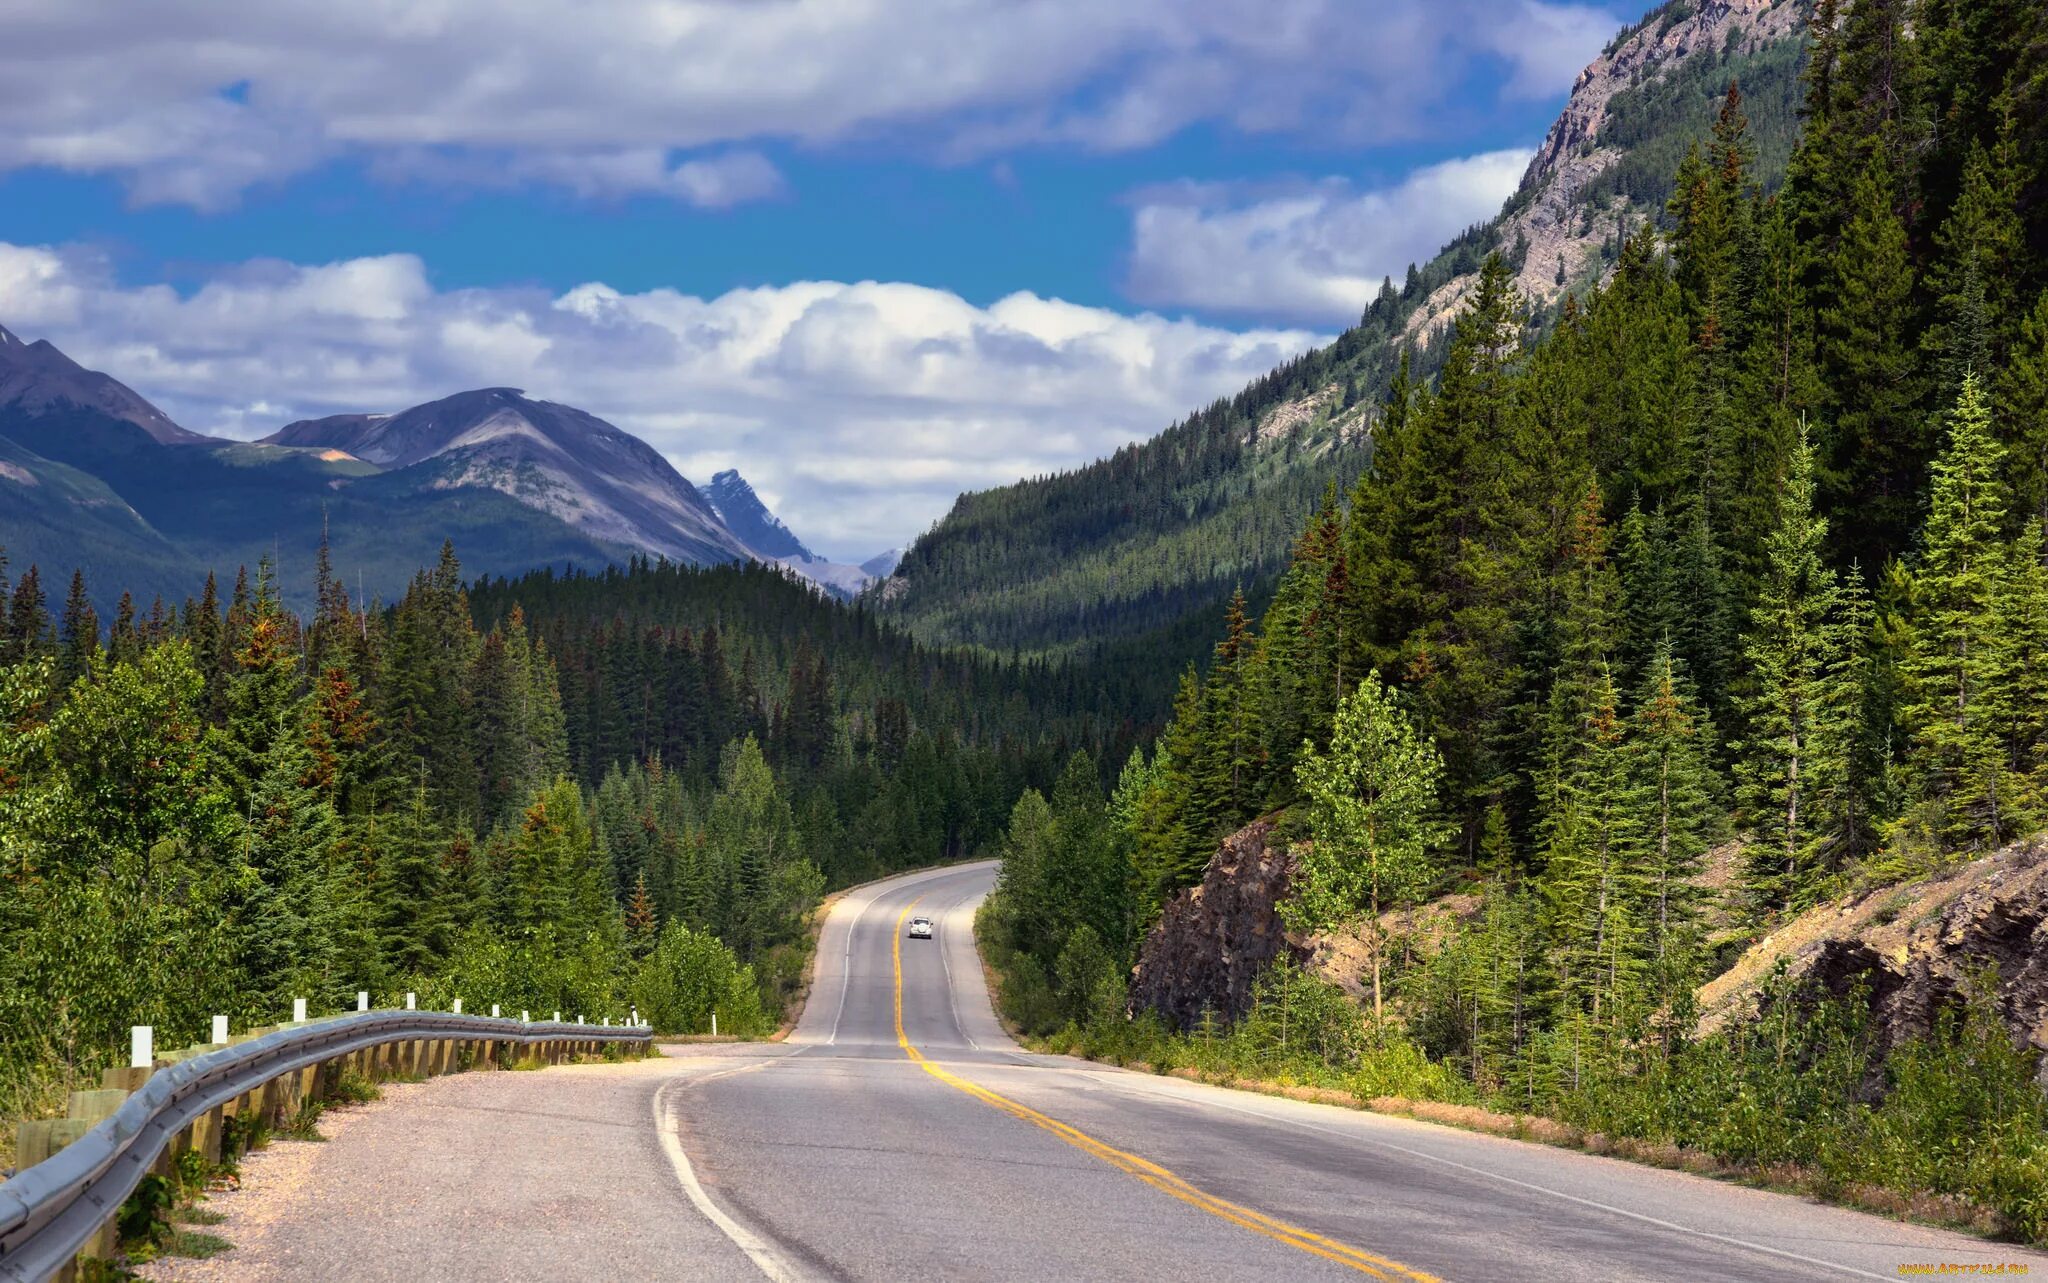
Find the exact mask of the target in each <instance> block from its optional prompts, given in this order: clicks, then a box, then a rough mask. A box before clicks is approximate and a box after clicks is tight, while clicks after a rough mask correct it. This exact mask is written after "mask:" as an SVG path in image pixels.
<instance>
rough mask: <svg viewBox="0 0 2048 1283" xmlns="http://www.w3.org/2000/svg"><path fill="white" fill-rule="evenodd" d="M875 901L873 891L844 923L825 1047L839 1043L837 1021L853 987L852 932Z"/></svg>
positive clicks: (842, 1016) (844, 1014)
mask: <svg viewBox="0 0 2048 1283" xmlns="http://www.w3.org/2000/svg"><path fill="white" fill-rule="evenodd" d="M874 903H875V893H874V892H869V893H868V898H867V899H865V900H862V901H861V902H860V908H858V909H856V910H854V914H853V920H852V921H850V922H848V923H847V924H846V951H845V952H844V953H842V954H840V955H839V1009H838V1010H837V1011H834V1012H833V1013H832V1036H831V1037H830V1038H827V1039H826V1040H825V1045H826V1046H827V1047H836V1046H838V1045H839V1022H840V1021H842V1020H844V1019H846V991H847V990H848V989H851V988H852V987H853V933H854V928H856V927H858V926H859V925H860V920H861V918H862V917H863V916H865V915H866V913H867V911H868V910H869V909H870V908H871V907H873V905H874Z"/></svg>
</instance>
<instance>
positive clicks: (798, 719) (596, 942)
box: [0, 547, 1138, 1114]
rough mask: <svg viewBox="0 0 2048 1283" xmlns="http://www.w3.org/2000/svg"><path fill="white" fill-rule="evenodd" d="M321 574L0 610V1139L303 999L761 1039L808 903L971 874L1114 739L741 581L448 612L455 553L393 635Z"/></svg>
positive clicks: (1109, 722)
mask: <svg viewBox="0 0 2048 1283" xmlns="http://www.w3.org/2000/svg"><path fill="white" fill-rule="evenodd" d="M326 565H327V563H326V561H325V558H324V557H323V558H322V559H321V561H320V563H319V568H320V573H319V575H318V609H317V610H316V611H315V612H313V613H312V614H311V615H310V616H307V617H304V618H301V617H300V616H298V615H296V614H294V613H292V612H290V611H289V610H287V609H286V608H285V607H284V606H283V605H282V604H281V602H280V598H279V592H278V587H277V583H276V578H275V575H274V574H273V572H272V570H271V567H270V566H269V565H268V563H265V564H263V565H261V566H259V567H258V568H257V570H256V572H255V573H254V575H253V576H247V575H245V576H244V577H243V578H241V579H240V580H238V581H237V582H236V584H235V585H234V586H233V588H232V590H231V591H230V592H228V593H226V594H223V593H221V592H220V591H219V588H218V586H217V585H216V583H215V582H214V581H213V580H212V579H208V580H207V581H206V582H205V584H204V585H203V588H200V591H199V592H198V593H197V594H196V595H195V596H194V597H191V598H187V599H186V600H185V601H184V602H183V603H182V605H181V606H179V607H175V608H174V607H170V606H167V605H166V604H165V603H163V602H162V601H158V602H156V603H155V604H154V605H153V606H152V607H151V608H149V609H148V610H138V609H137V608H136V606H135V605H134V603H133V600H132V598H130V597H129V596H127V595H125V594H124V595H123V596H122V597H121V599H120V606H119V608H118V610H117V612H116V614H115V617H114V618H113V619H111V620H104V621H103V620H101V619H100V618H98V617H97V615H96V613H95V611H94V609H93V607H92V605H91V596H90V594H89V592H88V591H87V585H86V584H85V582H84V579H83V577H82V576H78V575H73V576H72V577H71V579H70V581H69V587H68V589H67V590H65V591H63V592H61V593H60V592H59V591H58V590H57V587H56V585H46V581H45V579H44V577H43V574H42V572H41V570H40V569H39V568H37V567H34V566H21V567H16V568H15V573H14V575H13V577H12V579H11V582H9V583H7V584H6V586H5V591H4V592H0V601H4V602H5V603H6V608H5V610H4V612H0V615H4V627H0V727H4V732H0V856H4V865H0V868H4V874H0V940H5V941H6V942H7V943H6V947H5V948H4V949H0V1102H4V1105H0V1107H4V1108H5V1109H6V1110H7V1111H8V1112H10V1113H16V1114H19V1113H20V1112H21V1111H23V1110H27V1109H33V1108H35V1107H36V1101H37V1100H38V1099H41V1098H42V1097H43V1096H45V1095H47V1094H48V1093H50V1092H53V1091H60V1090H61V1089H62V1088H63V1087H64V1086H66V1085H67V1084H73V1083H75V1082H76V1081H77V1079H78V1077H79V1076H80V1075H88V1074H89V1072H90V1071H92V1070H94V1069H96V1067H97V1065H98V1064H100V1063H102V1061H103V1060H104V1058H105V1057H106V1056H108V1055H110V1054H111V1053H112V1052H114V1051H115V1050H116V1049H118V1048H119V1047H120V1046H122V1045H125V1043H124V1041H123V1040H124V1038H125V1031H126V1029H127V1027H128V1026H129V1025H130V1024H135V1023H144V1024H152V1025H155V1026H156V1027H157V1028H158V1030H159V1036H160V1037H161V1038H163V1039H165V1040H175V1039H181V1038H195V1037H198V1036H200V1034H201V1033H202V1031H204V1030H205V1029H206V1028H207V1024H208V1018H209V1017H210V1016H211V1015H212V1014H214V1013H227V1014H229V1015H231V1016H233V1017H234V1018H235V1020H236V1022H237V1024H238V1025H246V1024H262V1023H270V1022H274V1021H276V1020H278V1019H280V1018H281V1016H282V1013H285V1012H288V1011H289V1010H290V1007H291V999H292V998H294V997H304V998H307V999H309V1000H310V1003H311V1007H312V1010H313V1011H314V1012H315V1013H319V1012H323V1011H333V1010H337V1009H341V1008H344V1007H353V1005H354V996H355V994H356V992H357V991H358V990H369V991H370V992H371V993H372V994H373V995H375V998H376V1001H377V1002H379V1003H380V1004H382V1005H391V1004H393V1003H394V1002H395V1001H396V998H397V996H398V995H399V994H401V993H403V992H405V991H415V992H417V993H419V994H420V995H421V1001H422V1002H423V1004H425V1005H430V1006H436V1005H441V1004H444V1003H445V1002H446V1001H448V1000H449V999H451V998H453V997H455V996H457V995H465V996H466V997H467V998H468V1000H469V1002H470V1003H471V1004H472V1009H477V1008H478V1006H479V1004H482V1003H486V1002H495V1003H500V1004H502V1005H504V1006H505V1008H506V1009H507V1010H519V1009H530V1010H533V1011H536V1012H539V1011H553V1010H556V1009H560V1010H563V1011H570V1012H574V1011H589V1012H599V1011H604V1010H613V1009H619V1008H620V1006H621V1004H626V1003H637V1004H638V1005H639V1007H640V1009H641V1011H642V1012H643V1013H645V1014H647V1015H649V1016H650V1017H651V1018H652V1019H653V1020H654V1021H655V1022H656V1023H657V1024H658V1025H661V1026H663V1027H665V1028H671V1029H676V1030H693V1029H698V1028H700V1027H702V1026H703V1024H704V1023H705V1022H706V1021H707V1020H708V1018H709V1015H710V1012H711V1010H713V1009H714V1008H715V1009H716V1010H717V1011H718V1012H719V1013H720V1019H721V1027H722V1028H724V1029H727V1030H729V1031H736V1032H746V1031H748V1030H750V1029H759V1028H762V1027H764V1025H766V1024H768V1023H770V1022H772V1021H773V1019H774V1018H775V1017H776V1015H777V1013H778V1011H779V1008H780V1005H781V1003H782V1001H783V999H784V998H785V997H786V995H787V994H788V992H789V990H790V988H791V986H792V985H793V984H794V983H795V981H796V979H797V977H798V975H799V974H800V969H801V967H802V966H803V964H804V961H805V958H806V956H807V951H808V943H807V940H806V937H805V934H804V916H805V914H806V913H808V911H809V910H810V909H811V908H812V907H813V906H814V905H815V904H816V903H817V901H818V898H819V896H820V894H821V893H822V892H824V891H825V890H826V889H827V888H829V887H832V886H837V885H845V884H846V883H848V882H851V881H855V880H859V879H862V878H867V877H872V876H875V875H877V874H879V873H882V872H885V871H889V870H893V869H900V868H905V867H910V866H913V865H918V864H925V863H931V862H934V861H938V860H942V859H949V858H958V857H961V856H963V855H966V854H970V853H973V852H975V851H977V850H979V849H981V847H982V846H983V845H984V844H985V843H986V842H987V841H989V840H990V839H991V838H992V837H993V836H995V835H997V834H999V832H1000V829H1001V824H1002V820H1003V818H1004V817H1005V816H1006V815H1007V814H1008V811H1009V809H1010V806H1011V804H1012V802H1013V801H1014V800H1015V798H1016V796H1017V794H1018V793H1019V791H1020V790H1022V789H1023V788H1025V787H1027V786H1031V785H1044V784H1046V783H1048V782H1049V781H1050V778H1051V775H1052V772H1053V770H1054V768H1055V767H1056V765H1057V764H1058V763H1059V762H1060V761H1062V760H1063V759H1064V758H1065V756H1066V755H1068V754H1069V753H1071V752H1072V751H1073V750H1074V749H1075V748H1076V747H1087V748H1090V749H1093V750H1096V751H1101V750H1102V749H1104V748H1107V747H1111V746H1112V745H1114V744H1116V743H1118V742H1121V743H1123V744H1126V745H1127V744H1129V743H1131V742H1133V741H1134V739H1135V738H1136V736H1137V734H1138V731H1137V729H1136V728H1132V727H1120V726H1119V725H1117V723H1116V720H1115V714H1114V711H1113V709H1114V707H1115V700H1116V696H1115V695H1114V694H1113V693H1111V692H1109V691H1107V690H1105V688H1103V687H1102V686H1100V685H1099V684H1091V683H1089V682H1087V681H1086V680H1085V678H1084V677H1081V676H1075V675H1071V674H1067V673H1064V672H1061V671H1057V670H1053V669H1050V668H1048V667H1047V666H1045V665H1042V664H1032V665H1022V666H1020V665H1015V664H1006V663H997V662H993V661H984V660H980V659H968V658H958V657H953V656H947V655H938V654H933V653H931V652H928V651H926V650H924V649H922V648H921V647H918V646H916V645H914V644H912V643H911V642H909V641H908V640H907V639H906V638H904V637H902V636H901V635H898V634H895V633H892V632H890V631H888V630H886V629H884V628H882V627H880V626H878V625H877V624H876V623H875V621H874V620H873V619H872V618H871V617H869V616H867V615H864V614H861V613H858V612H856V611H853V610H851V609H849V608H847V607H845V606H842V605H840V604H837V603H834V602H831V601H828V600H825V599H823V598H821V597H819V596H818V595H817V594H816V593H815V592H814V591H813V590H812V589H810V588H809V587H807V586H805V585H802V584H800V583H797V582H793V581H792V580H791V579H789V578H788V577H787V576H785V575H784V574H782V573H780V572H776V571H770V570H766V569H763V568H760V567H749V568H739V567H724V568H719V569H716V570H693V569H687V568H679V567H675V566H670V565H667V564H665V563H662V564H648V563H645V562H636V563H635V564H634V565H633V566H631V567H630V568H628V569H624V570H614V571H611V572H609V573H606V574H603V575H595V576H583V575H575V576H570V577H567V578H562V577H557V576H554V575H551V574H546V573H542V574H536V575H532V576H529V577H527V578H524V579H522V580H519V581H516V582H506V581H503V580H498V581H493V582H491V583H489V584H484V585H478V586H477V587H476V588H475V590H474V592H471V591H470V590H468V589H466V588H465V585H464V583H463V581H462V575H461V569H460V565H459V563H458V562H457V560H456V558H455V553H454V550H453V548H452V547H450V548H448V549H446V550H444V552H443V555H442V558H441V561H440V563H439V564H438V565H437V566H436V567H435V568H433V569H432V570H430V571H423V572H421V573H420V574H418V575H417V576H415V578H414V580H413V582H412V584H411V586H410V587H409V589H408V590H407V592H406V593H405V595H404V596H403V598H402V599H401V600H400V601H398V602H397V604H395V605H394V606H391V607H389V608H388V609H386V608H383V607H380V606H367V607H366V606H365V605H364V604H362V603H359V602H355V601H352V600H351V599H350V596H349V593H348V591H347V589H346V587H345V586H344V585H343V584H341V583H340V582H338V581H337V580H336V578H335V577H334V576H332V575H331V574H329V573H327V568H326ZM5 575H6V570H5V567H4V565H0V577H4V576H5ZM195 587H199V586H198V585H195ZM223 598H225V599H223ZM60 599H61V604H60ZM53 1003H54V1004H55V1005H54V1006H53V1005H52V1004H53Z"/></svg>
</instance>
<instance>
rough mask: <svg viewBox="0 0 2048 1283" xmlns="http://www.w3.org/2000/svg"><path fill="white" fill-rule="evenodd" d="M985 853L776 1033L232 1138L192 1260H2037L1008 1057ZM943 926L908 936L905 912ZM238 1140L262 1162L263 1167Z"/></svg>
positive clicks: (441, 1093) (868, 1264) (1556, 1268)
mask: <svg viewBox="0 0 2048 1283" xmlns="http://www.w3.org/2000/svg"><path fill="white" fill-rule="evenodd" d="M994 876H995V871H994V868H993V866H992V865H986V864H984V865H974V866H963V867H959V868H954V869H946V870H937V871H933V872H928V873H920V874H913V875H910V876H907V877H904V878H899V879H896V880H893V881H891V882H887V883H882V884H878V885H876V886H872V887H867V888H863V889H861V890H858V891H855V892H853V893H852V894H850V895H849V896H848V897H847V898H845V899H844V900H842V901H841V902H840V903H839V904H838V905H837V906H836V907H835V909H834V911H833V913H832V914H831V916H830V918H829V920H828V921H827V923H826V924H825V929H824V933H823V935H822V937H821V940H820V947H819V957H818V970H817V975H816V979H815V983H814V985H813V988H812V991H811V997H810V1000H809V1002H808V1004H807V1006H806V1008H805V1011H804V1014H803V1018H802V1020H801V1022H800V1023H799V1025H798V1027H797V1029H796V1030H795V1032H794V1033H793V1035H792V1036H791V1037H790V1039H789V1040H788V1041H787V1042H784V1043H747V1044H727V1045H715V1046H713V1045H697V1046H686V1047H674V1048H670V1049H669V1055H668V1056H667V1057H664V1058H662V1059H658V1060H650V1061H643V1062H638V1063H635V1064H631V1065H591V1066H577V1067H564V1068H557V1069H550V1070H548V1071H546V1072H543V1073H531V1074H462V1075H453V1076H450V1077H447V1078H439V1079H434V1080H431V1081H429V1082H427V1083H424V1084H420V1085H418V1086H414V1087H405V1088H401V1089H396V1090H394V1091H393V1092H392V1094H391V1096H390V1097H389V1098H387V1099H386V1100H383V1101H380V1102H378V1103H376V1104H373V1105H370V1106H367V1107H364V1108H363V1109H362V1110H360V1111H347V1112H346V1113H344V1114H342V1115H338V1116H337V1117H336V1119H335V1127H334V1134H333V1139H332V1140H330V1141H328V1142H327V1143H324V1144H315V1145H298V1146H293V1145H282V1146H279V1147H277V1148H276V1150H274V1151H266V1152H265V1153H263V1154H259V1155H256V1156H254V1157H253V1158H252V1159H251V1164H252V1166H251V1170H250V1172H249V1176H250V1181H249V1187H248V1189H247V1190H245V1191H244V1192H242V1193H240V1194H235V1195H230V1196H228V1201H227V1202H225V1203H224V1204H223V1205H222V1206H223V1208H224V1210H226V1211H227V1212H228V1220H227V1222H226V1223H225V1224H223V1225H222V1226H220V1227H219V1228H220V1231H221V1232H223V1233H224V1234H225V1235H226V1237H228V1239H229V1240H230V1241H231V1242H234V1243H235V1244H236V1245H237V1247H236V1250H235V1251H232V1252H229V1253H226V1254H223V1255H221V1256H218V1257H216V1258H214V1259H212V1260H209V1261H205V1262H172V1261H165V1262H160V1263H158V1264H156V1265H153V1266H150V1267H148V1269H147V1271H146V1273H147V1275H148V1277H151V1278H153V1279H161V1280H185V1279H229V1280H250V1279H292V1280H330V1279H331V1280H356V1279H394V1280H396V1279H423V1278H424V1279H437V1280H438V1279H476V1280H502V1279H507V1278H518V1279H527V1278H533V1279H542V1278H577V1279H581V1278H590V1279H607V1280H610V1279H649V1280H653V1279H665V1280H673V1279H712V1280H719V1279H732V1280H738V1279H747V1278H755V1279H758V1278H761V1277H764V1276H765V1277H768V1278H774V1279H824V1278H844V1279H883V1278H899V1277H911V1278H920V1277H922V1278H942V1279H1031V1280H1040V1279H1054V1280H1066V1279H1082V1280H1099V1279H1164V1280H1172V1281H1173V1283H1195V1281H1197V1280H1208V1279H1259V1280H1294V1279H1338V1278H1345V1279H1355V1278H1358V1277H1361V1276H1362V1277H1367V1278H1384V1279H1407V1280H1415V1279H1422V1278H1440V1279H1446V1280H1493V1279H1499V1280H1515V1281H1516V1283H1522V1281H1524V1280H1539V1279H1540V1280H1549V1279H1562V1280H1576V1279H1583V1280H1603V1281H1604V1280H1628V1279H1734V1280H1771V1279H1839V1278H1858V1277H1862V1278H1876V1279H1897V1278H1900V1277H1902V1275H1903V1274H1905V1271H1902V1270H1901V1268H1900V1267H1901V1266H1902V1265H1903V1266H1915V1265H1929V1266H1936V1267H1939V1266H1941V1265H1944V1264H1949V1265H1970V1264H1978V1265H1982V1264H1992V1263H2001V1262H2004V1263H2012V1264H2018V1265H2026V1266H2030V1267H2031V1271H2030V1272H2031V1273H2032V1274H2033V1275H2034V1277H2037V1278H2048V1257H2044V1256H2041V1255H2039V1254H2034V1253H2029V1252H2025V1251H2022V1250H2020V1249H2018V1248H2014V1247H2010V1246H2006V1245H2001V1244H1994V1243H1986V1242H1983V1241H1981V1240H1978V1239H1973V1238H1969V1237H1966V1236H1963V1235H1958V1234H1950V1233H1944V1232H1940V1231H1936V1230H1930V1229H1923V1228H1920V1227H1917V1226H1910V1225H1902V1224H1899V1223H1898V1222H1895V1221H1888V1220H1884V1219H1882V1218H1879V1217H1874V1216H1868V1215H1864V1214H1861V1213H1856V1212H1849V1211H1843V1210H1840V1209H1837V1208H1831V1207H1825V1206H1821V1205H1818V1204H1813V1203H1808V1202H1805V1201H1803V1200H1800V1199H1796V1198H1791V1197H1787V1196H1784V1195H1778V1194H1770V1193H1765V1192H1762V1191H1758V1190H1751V1189H1745V1188H1741V1187H1738V1186H1731V1185H1724V1184H1720V1183H1717V1182H1714V1181H1709V1180H1704V1179H1701V1178H1697V1177H1692V1176H1687V1175H1683V1174H1680V1173H1675V1172H1667V1171H1661V1170H1657V1169H1653V1168H1646V1167H1639V1166H1636V1165H1633V1164H1629V1163H1623V1162H1620V1161H1616V1160H1611V1159H1603V1158H1596V1157H1593V1156H1590V1155H1585V1154H1579V1153H1574V1152H1571V1151H1566V1150H1558V1149H1551V1148H1548V1147H1544V1146H1539V1145H1530V1144H1523V1143H1520V1142H1515V1141H1508V1140H1501V1139H1498V1138H1494V1137H1488V1136H1480V1135H1475V1134H1472V1133H1467V1132H1461V1131H1456V1130H1453V1129H1449V1128H1443V1127H1436V1126H1432V1125H1429V1124H1425V1123H1417V1122H1412V1121H1408V1120H1404V1119H1397V1118H1389V1117H1383V1116H1379V1115H1374V1114H1367V1113H1362V1112H1359V1111H1357V1110H1349V1109H1342V1108H1337V1107H1334V1106H1327V1105H1311V1104H1305V1103H1300V1102H1295V1101H1287V1100H1279V1099H1274V1098H1270V1097H1264V1096H1257V1095H1251V1094H1247V1093H1242V1092H1233V1091H1227V1090H1224V1089H1221V1088H1211V1087H1205V1086H1202V1085H1199V1084H1194V1083H1188V1082H1184V1081H1182V1080H1179V1079H1173V1078H1161V1077H1157V1076H1154V1075H1150V1074H1142V1073H1132V1072H1126V1071H1121V1070H1115V1069H1110V1068H1107V1067H1104V1066H1100V1065H1095V1064H1091V1063H1088V1062H1085V1061H1079V1060H1072V1059H1068V1058H1065V1057H1055V1056H1037V1055H1030V1054H1026V1053H1024V1052H1023V1051H1021V1050H1020V1049H1019V1048H1018V1047H1017V1046H1016V1045H1015V1044H1014V1043H1012V1042H1011V1040H1010V1039H1009V1038H1008V1037H1006V1036H1005V1035H1004V1033H1003V1032H1002V1029H1001V1027H1000V1025H999V1024H998V1023H997V1021H996V1019H995V1016H994V1013H993V1012H992V1011H991V1009H990V1005H989V1000H988V993H987V990H986V988H985V986H984V984H983V980H982V973H981V968H980V964H979V962H978V960H977V958H976V956H975V952H974V944H973V925H972V921H973V920H972V914H973V907H974V905H975V904H976V903H977V902H978V901H979V900H980V898H981V897H982V896H983V895H984V894H985V893H986V892H987V890H988V888H989V887H990V886H991V884H992V883H993V880H994ZM913 906H914V908H915V911H917V912H921V913H926V914H929V915H931V916H932V917H933V918H935V919H937V921H938V924H939V925H938V934H937V939H935V940H931V941H923V940H909V939H906V938H904V934H903V922H904V919H905V918H906V916H907V915H908V914H909V913H910V912H911V911H912V910H913ZM265 1164H270V1166H266V1165H265Z"/></svg>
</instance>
